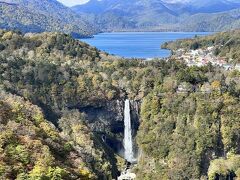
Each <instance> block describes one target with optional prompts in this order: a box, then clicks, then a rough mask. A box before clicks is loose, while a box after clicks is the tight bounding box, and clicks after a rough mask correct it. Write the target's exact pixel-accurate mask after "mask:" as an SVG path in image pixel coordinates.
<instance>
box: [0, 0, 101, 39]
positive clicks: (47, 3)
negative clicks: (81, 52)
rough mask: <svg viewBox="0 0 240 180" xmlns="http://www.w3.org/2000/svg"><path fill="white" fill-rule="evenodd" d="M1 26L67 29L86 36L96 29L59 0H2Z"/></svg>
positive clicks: (39, 30)
mask: <svg viewBox="0 0 240 180" xmlns="http://www.w3.org/2000/svg"><path fill="white" fill-rule="evenodd" d="M0 11H1V13H0V28H4V29H10V30H12V29H16V30H21V31H22V32H24V33H26V32H44V31H48V32H64V33H68V34H72V35H73V36H75V37H87V36H92V35H93V34H94V33H96V31H97V30H96V29H95V28H94V27H93V26H92V25H90V23H89V22H87V21H86V20H85V19H84V18H82V17H80V16H79V15H77V14H76V13H74V12H73V11H72V10H71V9H70V8H68V7H65V6H64V5H62V4H61V3H59V2H58V1H56V0H43V1H38V0H1V1H0Z"/></svg>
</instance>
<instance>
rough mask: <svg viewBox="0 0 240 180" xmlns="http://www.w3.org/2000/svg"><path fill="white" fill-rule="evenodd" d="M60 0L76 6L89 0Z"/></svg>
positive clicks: (67, 4) (65, 3)
mask: <svg viewBox="0 0 240 180" xmlns="http://www.w3.org/2000/svg"><path fill="white" fill-rule="evenodd" d="M58 1H59V2H61V3H63V4H64V5H66V6H74V5H78V4H84V3H87V2H88V1H89V0H58Z"/></svg>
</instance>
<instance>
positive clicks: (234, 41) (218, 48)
mask: <svg viewBox="0 0 240 180" xmlns="http://www.w3.org/2000/svg"><path fill="white" fill-rule="evenodd" d="M211 46H214V47H215V50H214V54H215V55H216V56H220V57H227V58H228V59H230V62H231V63H240V52H239V49H240V30H234V31H227V32H220V33H216V34H213V35H209V36H206V37H195V38H194V39H182V40H177V41H175V42H167V43H165V44H163V46H162V47H163V48H167V49H171V50H177V49H180V48H183V49H187V50H189V49H192V50H196V49H199V48H202V49H204V48H207V47H211Z"/></svg>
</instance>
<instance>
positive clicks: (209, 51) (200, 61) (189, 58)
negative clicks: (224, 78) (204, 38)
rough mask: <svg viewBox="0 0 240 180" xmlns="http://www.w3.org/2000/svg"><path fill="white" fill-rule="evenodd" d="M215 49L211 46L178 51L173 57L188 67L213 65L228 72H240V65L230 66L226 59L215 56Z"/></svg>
mask: <svg viewBox="0 0 240 180" xmlns="http://www.w3.org/2000/svg"><path fill="white" fill-rule="evenodd" d="M214 49H215V47H213V46H211V47H208V48H206V49H197V50H188V51H186V50H185V49H178V50H176V51H174V52H173V57H174V58H176V59H178V60H182V61H185V62H186V64H187V65H188V66H199V67H200V66H204V65H207V64H208V63H211V64H212V65H214V66H219V67H223V68H224V69H226V70H238V71H240V64H230V63H229V62H228V61H230V62H231V61H232V59H227V58H226V57H217V56H215V55H214Z"/></svg>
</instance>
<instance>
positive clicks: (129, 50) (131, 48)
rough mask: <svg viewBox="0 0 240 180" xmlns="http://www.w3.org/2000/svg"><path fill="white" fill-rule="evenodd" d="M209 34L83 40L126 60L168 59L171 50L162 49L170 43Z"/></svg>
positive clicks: (104, 35) (118, 35)
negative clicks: (132, 58)
mask: <svg viewBox="0 0 240 180" xmlns="http://www.w3.org/2000/svg"><path fill="white" fill-rule="evenodd" d="M208 34H211V33H208V32H114V33H100V34H98V35H95V36H94V38H89V39H81V40H82V41H84V42H86V43H88V44H90V45H92V46H95V47H97V48H98V49H100V50H102V51H105V52H107V53H109V54H114V55H118V56H122V57H126V58H131V57H136V58H155V57H168V56H169V55H170V51H169V50H165V49H161V45H162V44H163V43H165V42H168V41H173V40H177V39H183V38H192V37H194V36H195V35H198V36H205V35H208Z"/></svg>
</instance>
